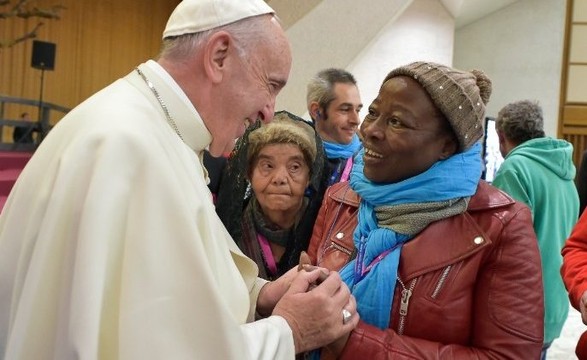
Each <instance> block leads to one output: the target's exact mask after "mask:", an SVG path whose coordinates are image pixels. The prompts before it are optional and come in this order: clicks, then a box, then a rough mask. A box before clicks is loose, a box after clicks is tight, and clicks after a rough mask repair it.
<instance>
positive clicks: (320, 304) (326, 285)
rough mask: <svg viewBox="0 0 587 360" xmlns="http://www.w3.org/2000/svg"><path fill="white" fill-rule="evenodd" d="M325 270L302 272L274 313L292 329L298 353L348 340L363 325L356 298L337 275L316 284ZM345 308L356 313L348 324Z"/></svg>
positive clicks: (330, 274)
mask: <svg viewBox="0 0 587 360" xmlns="http://www.w3.org/2000/svg"><path fill="white" fill-rule="evenodd" d="M323 271H324V269H321V268H315V269H313V270H310V271H308V270H307V269H306V270H305V271H300V272H298V274H297V276H296V277H295V279H293V281H292V283H291V285H290V286H289V289H288V290H287V292H286V293H285V294H284V296H283V298H282V299H281V300H280V301H279V302H278V303H277V305H276V306H275V309H274V310H273V315H279V316H281V317H283V318H284V319H285V320H286V321H287V323H288V324H289V326H290V327H291V329H292V332H293V335H294V344H295V347H296V352H297V353H300V352H304V351H308V350H313V349H316V348H319V347H322V346H325V345H327V344H330V343H332V342H334V341H335V340H337V339H346V335H347V334H349V333H350V332H351V331H352V330H353V329H354V328H355V327H356V326H357V324H358V322H359V315H358V314H357V310H356V302H355V298H354V297H353V296H352V295H351V294H350V291H349V289H348V287H347V286H346V284H344V283H343V282H342V281H341V279H340V276H339V275H338V273H337V272H334V271H333V272H330V273H329V274H328V276H327V277H326V279H324V281H322V282H321V283H320V284H318V285H316V284H317V283H318V282H319V281H318V280H319V278H320V276H321V275H322V274H323ZM309 288H311V290H309V291H308V289H309ZM306 291H307V292H306ZM343 309H346V310H348V311H349V312H350V313H351V314H352V316H351V318H350V320H349V321H348V322H347V323H346V324H343V321H342V310H343ZM337 343H338V344H340V341H339V342H337ZM339 346H340V345H339ZM342 346H344V344H342Z"/></svg>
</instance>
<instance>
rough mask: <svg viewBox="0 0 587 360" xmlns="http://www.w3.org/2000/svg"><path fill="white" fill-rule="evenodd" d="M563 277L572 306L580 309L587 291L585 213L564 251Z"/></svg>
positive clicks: (586, 225)
mask: <svg viewBox="0 0 587 360" xmlns="http://www.w3.org/2000/svg"><path fill="white" fill-rule="evenodd" d="M562 255H563V266H562V267H561V275H562V277H563V281H564V283H565V286H566V287H567V290H568V291H569V299H570V301H571V304H572V305H573V306H574V307H575V308H576V309H579V302H580V300H581V296H582V295H583V293H584V292H585V291H587V213H583V215H582V216H581V218H580V219H579V221H578V222H577V224H576V225H575V228H574V229H573V231H572V232H571V236H569V238H568V239H567V242H566V243H565V246H564V248H563V250H562Z"/></svg>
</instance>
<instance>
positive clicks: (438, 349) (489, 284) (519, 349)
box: [341, 205, 544, 360]
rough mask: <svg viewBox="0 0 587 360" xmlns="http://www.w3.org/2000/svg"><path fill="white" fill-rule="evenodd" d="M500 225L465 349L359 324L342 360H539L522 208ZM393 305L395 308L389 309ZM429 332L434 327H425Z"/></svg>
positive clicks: (537, 314) (536, 300)
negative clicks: (358, 358) (501, 226)
mask: <svg viewBox="0 0 587 360" xmlns="http://www.w3.org/2000/svg"><path fill="white" fill-rule="evenodd" d="M516 209H517V210H518V212H517V213H515V214H513V217H512V218H511V220H510V221H509V222H508V223H506V224H504V228H503V230H502V232H501V235H500V237H501V239H496V240H495V242H496V243H497V245H496V246H495V247H494V248H493V249H492V250H490V251H489V252H488V253H487V254H486V255H484V258H483V260H482V261H483V263H482V264H480V266H479V273H478V274H477V278H476V281H475V285H474V287H472V291H473V292H474V294H473V298H472V301H473V302H474V307H473V314H471V316H473V321H472V322H471V330H470V331H471V337H470V344H469V345H468V346H467V345H457V344H443V343H440V342H434V341H430V340H425V339H422V338H416V337H411V336H407V335H399V334H398V333H397V332H396V331H394V330H393V329H385V330H380V329H378V328H376V327H373V326H370V325H367V324H365V323H362V322H361V323H360V324H359V325H358V326H357V328H356V329H355V330H354V331H353V332H352V333H351V336H350V338H349V340H348V341H347V344H346V346H345V348H344V349H343V353H342V356H341V359H348V360H350V359H356V358H357V356H359V354H360V358H364V359H371V360H374V359H394V360H395V359H538V358H539V355H540V352H541V349H542V340H543V317H544V305H543V289H542V275H541V267H540V266H541V265H540V255H539V252H538V246H537V241H536V236H535V234H534V230H533V228H532V223H531V220H530V212H529V210H528V209H527V207H525V206H523V207H521V206H519V205H518V206H516ZM394 306H395V305H394ZM430 325H431V326H432V327H433V326H434V324H430Z"/></svg>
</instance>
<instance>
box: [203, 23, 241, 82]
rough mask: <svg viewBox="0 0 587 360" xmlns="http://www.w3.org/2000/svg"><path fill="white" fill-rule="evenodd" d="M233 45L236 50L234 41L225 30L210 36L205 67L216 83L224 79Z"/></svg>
mask: <svg viewBox="0 0 587 360" xmlns="http://www.w3.org/2000/svg"><path fill="white" fill-rule="evenodd" d="M231 47H232V48H233V50H234V51H236V49H234V42H233V40H232V38H231V37H230V35H229V34H228V33H227V32H225V31H219V32H217V33H214V34H212V35H211V36H210V38H209V39H208V41H207V42H206V45H205V51H204V68H205V70H206V74H207V75H208V78H210V79H211V80H212V82H214V83H218V82H220V81H222V78H223V77H224V74H225V71H226V67H227V65H228V61H227V60H228V57H229V55H230V50H231Z"/></svg>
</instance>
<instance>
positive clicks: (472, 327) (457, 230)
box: [309, 182, 544, 360]
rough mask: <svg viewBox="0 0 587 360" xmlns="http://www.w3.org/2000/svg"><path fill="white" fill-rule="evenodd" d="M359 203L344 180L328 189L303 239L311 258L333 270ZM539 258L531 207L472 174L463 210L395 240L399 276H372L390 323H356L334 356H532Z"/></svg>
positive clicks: (345, 253)
mask: <svg viewBox="0 0 587 360" xmlns="http://www.w3.org/2000/svg"><path fill="white" fill-rule="evenodd" d="M358 204H359V198H358V196H357V194H356V193H355V192H353V191H352V190H351V189H350V187H349V186H348V183H339V184H336V185H333V186H332V187H330V188H329V189H328V191H327V192H326V194H325V196H324V200H323V203H322V208H321V209H320V213H319V215H318V219H317V221H316V224H315V226H314V233H313V235H312V239H311V242H310V248H309V254H310V257H311V258H312V260H313V261H314V263H316V264H318V265H320V266H324V267H327V268H329V269H332V270H338V269H340V268H341V267H342V265H343V264H345V263H346V262H347V261H349V259H350V258H351V256H352V253H353V251H354V246H353V243H352V235H353V231H354V228H355V226H356V224H357V216H356V215H357V210H358ZM540 266H541V265H540V254H539V252H538V245H537V241H536V235H535V233H534V230H533V227H532V216H531V213H530V210H529V209H528V208H527V207H526V205H523V204H522V203H518V202H516V201H514V200H513V199H512V198H511V197H509V196H508V195H506V194H505V193H503V192H501V191H499V190H497V189H496V188H494V187H492V186H491V185H488V184H487V183H485V182H481V183H480V184H479V186H478V188H477V193H476V194H475V195H474V196H473V197H472V198H471V201H470V203H469V207H468V209H467V211H466V212H465V213H463V214H461V215H457V216H453V217H450V218H447V219H444V220H440V221H437V222H435V223H432V224H430V225H429V226H428V227H427V228H426V229H424V230H423V231H422V232H421V233H419V234H418V235H417V236H415V237H414V238H413V239H412V240H410V241H409V242H407V243H406V244H405V245H404V246H403V249H402V253H401V258H400V264H399V269H398V277H399V279H400V280H401V282H400V281H397V284H396V281H395V279H390V284H381V286H390V285H393V284H396V290H395V298H394V301H393V309H392V313H391V319H392V320H391V326H390V328H389V329H386V330H380V329H378V328H376V327H373V326H370V325H368V324H366V323H364V322H362V321H361V322H360V323H359V325H358V327H357V328H356V329H355V330H354V331H353V332H352V333H351V336H350V337H349V340H348V342H347V344H346V346H345V348H344V350H343V353H342V355H341V358H342V359H370V360H373V359H538V358H539V357H540V351H541V348H542V337H543V317H544V314H543V312H544V309H543V308H544V305H543V293H542V291H543V290H542V275H541V267H540ZM407 290H410V291H411V296H407V294H409V292H408V291H407ZM402 294H403V296H402Z"/></svg>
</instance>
